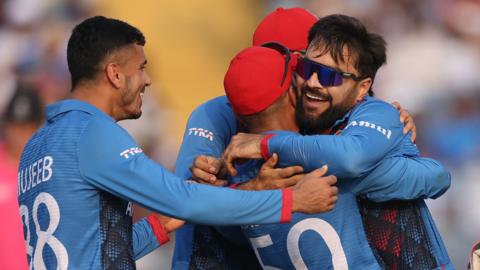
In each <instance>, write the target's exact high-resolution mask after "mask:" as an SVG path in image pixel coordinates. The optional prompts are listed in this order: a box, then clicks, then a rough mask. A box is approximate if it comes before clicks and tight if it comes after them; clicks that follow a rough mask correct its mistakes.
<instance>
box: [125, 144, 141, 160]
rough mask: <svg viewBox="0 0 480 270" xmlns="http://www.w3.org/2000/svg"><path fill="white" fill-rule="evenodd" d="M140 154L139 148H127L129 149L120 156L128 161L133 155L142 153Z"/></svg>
mask: <svg viewBox="0 0 480 270" xmlns="http://www.w3.org/2000/svg"><path fill="white" fill-rule="evenodd" d="M142 152H143V150H142V149H140V148H139V147H132V148H129V149H127V150H125V151H123V152H121V153H120V156H122V157H124V158H126V159H129V158H130V157H133V156H134V155H136V154H139V153H142Z"/></svg>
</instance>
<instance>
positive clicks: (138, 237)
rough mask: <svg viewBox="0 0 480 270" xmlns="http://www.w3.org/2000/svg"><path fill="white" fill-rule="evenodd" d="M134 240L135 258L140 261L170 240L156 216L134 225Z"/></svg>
mask: <svg viewBox="0 0 480 270" xmlns="http://www.w3.org/2000/svg"><path fill="white" fill-rule="evenodd" d="M152 217H153V218H152ZM132 240H133V256H134V259H135V260H138V259H140V258H142V257H143V256H145V255H147V254H149V253H150V252H152V251H154V250H155V249H157V248H158V247H159V246H160V245H163V244H165V243H167V242H168V241H169V240H170V238H169V237H168V233H167V231H166V230H165V228H164V227H163V226H162V224H160V222H159V221H155V220H154V216H149V217H145V218H143V219H141V220H140V221H138V222H136V223H135V224H133V229H132Z"/></svg>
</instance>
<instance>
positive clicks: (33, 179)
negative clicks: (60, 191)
mask: <svg viewBox="0 0 480 270" xmlns="http://www.w3.org/2000/svg"><path fill="white" fill-rule="evenodd" d="M52 166H53V157H51V156H44V157H42V158H41V159H39V160H37V161H35V162H33V163H32V164H30V165H29V166H27V167H25V168H23V169H20V171H19V172H18V195H21V194H23V193H25V192H27V191H29V190H30V189H32V188H34V187H36V186H37V185H40V184H41V183H44V182H47V181H48V180H50V179H51V178H52V175H53V169H52Z"/></svg>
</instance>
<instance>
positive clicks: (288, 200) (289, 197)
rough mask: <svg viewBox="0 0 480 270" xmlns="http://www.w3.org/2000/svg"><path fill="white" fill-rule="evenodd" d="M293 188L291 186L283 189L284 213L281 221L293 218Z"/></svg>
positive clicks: (284, 221) (288, 220)
mask: <svg viewBox="0 0 480 270" xmlns="http://www.w3.org/2000/svg"><path fill="white" fill-rule="evenodd" d="M292 205H293V190H292V189H291V188H285V189H282V214H281V216H280V223H286V222H290V220H291V219H292Z"/></svg>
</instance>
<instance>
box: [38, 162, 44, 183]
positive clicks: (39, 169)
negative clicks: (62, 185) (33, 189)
mask: <svg viewBox="0 0 480 270" xmlns="http://www.w3.org/2000/svg"><path fill="white" fill-rule="evenodd" d="M42 161H43V159H40V160H39V161H38V163H37V184H40V182H41V181H42V179H40V176H42V174H41V172H42V167H41V166H40V164H42V163H43V162H42Z"/></svg>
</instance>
